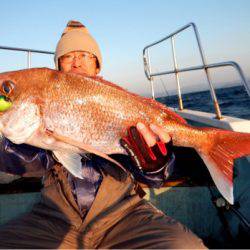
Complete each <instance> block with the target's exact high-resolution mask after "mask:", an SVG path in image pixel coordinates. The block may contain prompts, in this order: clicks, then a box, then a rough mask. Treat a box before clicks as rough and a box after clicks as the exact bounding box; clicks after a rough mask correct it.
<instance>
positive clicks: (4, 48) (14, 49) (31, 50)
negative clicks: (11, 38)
mask: <svg viewBox="0 0 250 250" xmlns="http://www.w3.org/2000/svg"><path fill="white" fill-rule="evenodd" d="M0 49H3V50H13V51H22V52H26V53H27V68H30V67H31V53H39V54H47V55H54V52H51V51H44V50H34V49H23V48H15V47H7V46H0Z"/></svg>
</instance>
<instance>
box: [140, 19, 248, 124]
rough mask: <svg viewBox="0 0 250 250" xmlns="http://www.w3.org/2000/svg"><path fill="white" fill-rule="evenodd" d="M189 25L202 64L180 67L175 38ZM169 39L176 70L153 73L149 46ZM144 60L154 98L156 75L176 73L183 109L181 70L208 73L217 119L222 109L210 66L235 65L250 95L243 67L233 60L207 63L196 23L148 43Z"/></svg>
mask: <svg viewBox="0 0 250 250" xmlns="http://www.w3.org/2000/svg"><path fill="white" fill-rule="evenodd" d="M189 27H191V28H193V31H194V33H195V37H196V41H197V44H198V48H199V52H200V56H201V60H202V65H199V66H193V67H186V68H182V69H178V65H177V60H176V53H175V42H174V38H175V36H176V35H177V34H178V33H180V32H182V31H184V30H186V29H188V28H189ZM168 39H171V45H172V53H173V61H174V70H169V71H162V72H158V73H152V68H151V63H150V56H149V48H151V47H153V46H155V45H157V44H159V43H162V42H164V41H166V40H168ZM143 62H144V71H145V75H146V77H147V78H148V80H149V81H150V83H151V93H152V98H155V94H154V77H157V76H162V75H169V74H175V78H176V84H177V95H178V100H179V109H180V110H182V109H183V101H182V95H181V87H180V80H179V73H181V72H187V71H193V70H202V69H203V70H205V74H206V78H207V81H208V84H209V90H210V95H211V97H212V100H213V104H214V108H215V113H216V118H217V119H221V118H222V116H221V111H220V106H219V104H218V101H217V97H216V94H215V90H214V88H213V86H212V83H211V79H210V75H209V72H208V69H209V68H219V67H226V66H231V67H233V68H234V69H235V70H236V71H237V72H238V74H239V76H240V78H241V80H242V82H243V84H244V86H245V89H246V91H247V93H248V95H249V96H250V87H249V85H248V84H247V81H246V78H245V76H244V74H243V71H242V69H241V67H240V66H239V65H238V64H237V63H236V62H233V61H228V62H221V63H213V64H207V63H206V60H205V56H204V52H203V49H202V46H201V42H200V36H199V33H198V30H197V27H196V25H195V24H194V23H189V24H187V25H185V26H183V27H182V28H180V29H178V30H177V31H175V32H173V33H171V34H170V35H168V36H166V37H164V38H162V39H160V40H158V41H156V42H154V43H151V44H149V45H147V46H146V47H145V48H144V49H143Z"/></svg>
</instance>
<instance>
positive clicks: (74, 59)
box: [72, 57, 81, 67]
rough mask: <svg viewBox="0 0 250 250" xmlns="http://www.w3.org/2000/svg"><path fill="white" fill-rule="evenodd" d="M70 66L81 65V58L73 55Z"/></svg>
mask: <svg viewBox="0 0 250 250" xmlns="http://www.w3.org/2000/svg"><path fill="white" fill-rule="evenodd" d="M72 66H73V67H80V66H81V60H80V59H79V58H78V57H74V58H73V62H72Z"/></svg>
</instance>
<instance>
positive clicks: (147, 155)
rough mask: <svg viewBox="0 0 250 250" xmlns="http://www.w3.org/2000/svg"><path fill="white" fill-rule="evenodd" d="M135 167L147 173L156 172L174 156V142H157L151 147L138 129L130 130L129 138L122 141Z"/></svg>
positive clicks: (126, 137) (132, 128) (131, 128)
mask: <svg viewBox="0 0 250 250" xmlns="http://www.w3.org/2000/svg"><path fill="white" fill-rule="evenodd" d="M120 143H121V145H122V146H123V147H124V148H125V150H126V152H127V153H128V154H129V155H130V157H131V159H132V160H133V162H134V164H135V166H137V167H138V168H139V169H140V170H142V171H146V172H154V171H157V170H159V169H160V168H162V167H163V166H165V165H166V164H167V163H168V161H169V159H170V156H171V154H172V140H171V141H170V142H168V143H163V142H162V141H157V142H156V144H155V145H154V146H153V147H149V146H148V145H147V143H146V141H145V140H144V138H143V136H142V135H141V133H140V132H139V131H138V130H137V128H136V127H134V126H132V127H130V128H129V129H128V134H127V136H125V137H123V138H122V139H121V140H120Z"/></svg>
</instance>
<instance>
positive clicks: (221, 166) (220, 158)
mask: <svg viewBox="0 0 250 250" xmlns="http://www.w3.org/2000/svg"><path fill="white" fill-rule="evenodd" d="M203 130H207V133H208V138H209V144H210V146H209V147H208V148H209V149H207V150H204V151H203V150H200V156H201V158H202V159H203V161H204V162H205V163H206V165H207V167H208V170H209V172H210V174H211V176H212V178H213V180H214V182H215V184H216V186H217V188H218V189H219V191H220V192H221V193H222V195H223V196H224V197H225V198H226V199H227V200H228V202H230V203H231V204H233V203H234V197H233V166H234V159H236V158H239V157H242V156H247V155H250V134H249V133H240V132H232V131H225V130H223V131H221V130H216V129H203Z"/></svg>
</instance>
